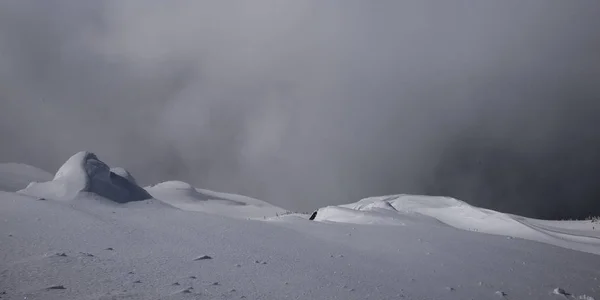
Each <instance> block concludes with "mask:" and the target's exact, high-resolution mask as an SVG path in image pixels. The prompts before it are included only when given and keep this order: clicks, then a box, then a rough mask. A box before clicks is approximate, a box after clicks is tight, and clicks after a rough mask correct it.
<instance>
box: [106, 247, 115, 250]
mask: <svg viewBox="0 0 600 300" xmlns="http://www.w3.org/2000/svg"><path fill="white" fill-rule="evenodd" d="M104 250H108V251H113V250H115V249H113V248H112V247H108V248H106V249H104Z"/></svg>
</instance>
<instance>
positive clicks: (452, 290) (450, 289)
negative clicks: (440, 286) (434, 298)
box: [446, 286, 456, 292]
mask: <svg viewBox="0 0 600 300" xmlns="http://www.w3.org/2000/svg"><path fill="white" fill-rule="evenodd" d="M446 289H447V290H449V291H451V292H454V291H455V290H456V289H454V288H453V287H450V286H449V287H446Z"/></svg>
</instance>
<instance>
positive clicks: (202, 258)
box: [194, 255, 212, 261]
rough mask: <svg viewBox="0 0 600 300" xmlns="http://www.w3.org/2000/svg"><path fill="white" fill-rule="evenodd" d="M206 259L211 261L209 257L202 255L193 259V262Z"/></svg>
mask: <svg viewBox="0 0 600 300" xmlns="http://www.w3.org/2000/svg"><path fill="white" fill-rule="evenodd" d="M207 259H212V257H210V256H208V255H203V256H200V257H196V258H194V261H196V260H207Z"/></svg>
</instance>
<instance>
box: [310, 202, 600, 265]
mask: <svg viewBox="0 0 600 300" xmlns="http://www.w3.org/2000/svg"><path fill="white" fill-rule="evenodd" d="M315 220H316V221H329V222H340V223H352V224H385V225H405V224H406V223H407V222H414V221H415V220H417V221H418V222H432V221H437V222H440V223H442V224H446V225H449V226H452V227H455V228H459V229H464V230H468V231H477V232H483V233H489V234H497V235H504V236H509V237H517V238H523V239H528V240H533V241H539V242H544V243H548V244H552V245H556V246H561V247H565V248H569V249H575V250H580V251H585V252H590V253H595V254H600V226H598V228H597V230H596V227H597V226H596V225H595V224H593V223H592V222H591V221H569V222H562V221H541V220H534V219H529V218H524V217H520V216H515V215H510V214H504V213H500V212H497V211H493V210H489V209H483V208H479V207H475V206H471V205H469V204H467V203H465V202H463V201H460V200H456V199H453V198H447V197H432V196H415V195H393V196H384V197H372V198H366V199H363V200H361V201H358V202H356V203H352V204H345V205H340V206H329V207H325V208H321V209H319V210H318V211H317V216H316V218H315ZM598 225H600V224H598Z"/></svg>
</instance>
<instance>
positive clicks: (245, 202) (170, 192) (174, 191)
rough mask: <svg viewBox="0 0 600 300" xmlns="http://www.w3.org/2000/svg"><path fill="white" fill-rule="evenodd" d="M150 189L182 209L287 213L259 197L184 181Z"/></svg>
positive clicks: (245, 215) (248, 215)
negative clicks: (219, 190) (212, 189)
mask: <svg viewBox="0 0 600 300" xmlns="http://www.w3.org/2000/svg"><path fill="white" fill-rule="evenodd" d="M146 190H147V191H148V192H149V193H150V195H152V197H154V198H156V199H159V200H161V201H163V202H166V203H168V204H171V205H173V206H175V207H177V208H180V209H182V210H191V211H201V212H206V213H212V214H218V215H223V216H228V217H236V218H265V217H273V216H276V215H278V214H282V213H284V212H285V210H284V209H282V208H279V207H276V206H274V205H271V204H269V203H267V202H264V201H261V200H258V199H253V198H250V197H246V196H241V195H234V194H226V193H219V192H213V191H209V190H203V189H197V188H195V187H193V186H192V185H190V184H189V183H187V182H182V181H167V182H163V183H159V184H156V185H153V186H150V187H146Z"/></svg>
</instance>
